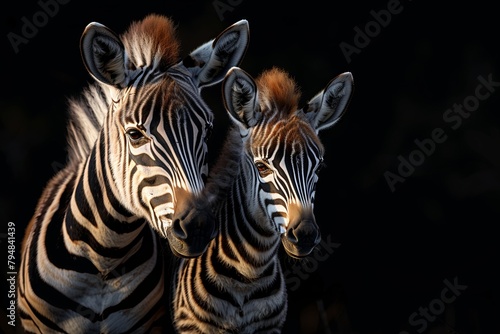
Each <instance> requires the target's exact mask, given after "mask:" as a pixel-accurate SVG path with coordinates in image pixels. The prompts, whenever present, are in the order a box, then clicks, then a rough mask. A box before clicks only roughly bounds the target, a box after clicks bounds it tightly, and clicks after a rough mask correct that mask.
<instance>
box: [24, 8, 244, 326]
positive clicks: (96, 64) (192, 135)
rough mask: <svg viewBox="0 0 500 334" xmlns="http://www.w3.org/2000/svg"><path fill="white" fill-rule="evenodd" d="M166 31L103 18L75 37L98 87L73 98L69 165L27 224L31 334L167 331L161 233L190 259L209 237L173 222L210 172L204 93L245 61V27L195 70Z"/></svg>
mask: <svg viewBox="0 0 500 334" xmlns="http://www.w3.org/2000/svg"><path fill="white" fill-rule="evenodd" d="M173 28H174V27H173V24H172V22H171V21H170V20H169V19H167V18H165V17H162V16H158V15H150V16H148V17H146V18H145V19H144V20H143V21H141V22H136V23H133V24H132V25H131V27H130V29H129V30H128V31H127V32H126V33H125V34H124V35H122V36H117V35H115V34H114V33H113V32H112V31H111V30H109V29H108V28H106V27H104V26H103V25H101V24H98V23H93V24H90V25H89V26H88V27H87V29H86V30H85V32H84V34H83V36H82V42H81V44H82V55H83V59H84V62H85V65H86V67H87V69H88V70H89V72H90V74H92V76H93V77H94V78H95V79H96V80H97V82H96V83H94V84H91V85H90V86H89V87H88V88H87V89H85V90H84V92H83V93H82V97H81V98H79V99H73V100H71V101H70V104H69V106H70V121H69V124H68V144H69V150H68V151H69V161H68V164H67V166H66V167H65V168H64V169H63V170H61V171H60V172H59V173H58V174H56V175H55V176H54V178H53V179H52V180H50V182H49V183H48V184H47V186H46V188H45V190H44V192H43V194H42V196H41V198H40V200H39V202H38V205H37V208H36V211H35V214H34V216H33V218H32V220H31V222H30V224H29V226H28V227H27V230H26V235H25V238H24V241H23V245H22V250H21V256H22V259H21V266H20V271H19V281H18V284H19V286H18V299H17V300H18V308H19V317H20V320H21V323H22V325H23V327H24V329H25V331H26V332H32V333H53V332H54V333H55V332H57V333H146V332H147V333H150V332H156V331H158V332H163V330H164V328H165V324H166V323H165V319H164V317H165V316H166V314H167V307H166V304H165V298H166V296H165V291H166V289H165V287H164V284H165V279H166V277H165V272H166V269H165V268H164V262H165V261H164V257H163V256H164V249H163V244H164V243H163V242H162V241H161V238H167V239H168V241H169V245H170V246H171V248H172V251H174V253H175V254H176V255H179V256H196V255H199V253H201V252H203V251H204V250H205V249H206V246H207V244H208V242H209V241H210V240H211V239H212V238H213V237H214V233H215V228H214V225H213V224H214V222H213V220H211V219H209V218H210V216H209V215H207V216H206V217H203V220H197V221H195V222H194V223H195V224H194V225H185V224H184V223H183V222H182V219H181V218H176V217H177V215H178V214H179V213H178V211H179V210H180V209H182V208H184V207H185V206H187V205H189V203H190V202H191V201H193V199H195V198H198V197H199V196H201V192H202V189H203V187H204V181H203V175H204V174H205V175H206V173H207V164H206V161H205V157H206V154H207V145H206V139H207V136H208V132H209V131H210V128H211V124H212V118H213V115H212V112H211V111H210V110H209V108H208V106H207V105H206V104H205V103H204V101H203V100H202V98H201V96H200V90H201V89H202V88H203V87H205V86H207V85H211V84H214V83H217V82H220V80H222V78H223V75H224V74H225V73H226V72H227V70H228V69H229V67H228V66H231V65H230V64H238V63H239V62H240V60H241V57H242V56H243V54H244V50H245V49H246V45H247V40H248V36H247V35H248V31H247V30H248V27H247V23H246V21H241V22H239V23H237V24H235V25H233V26H232V27H230V28H228V29H227V30H226V31H224V32H223V33H222V34H221V35H219V37H218V38H217V39H216V40H214V41H213V42H212V43H205V44H203V45H202V46H200V48H198V49H196V50H194V51H193V52H192V53H191V54H190V55H189V56H188V58H193V57H199V54H200V53H201V54H203V55H206V58H205V59H202V60H203V64H204V65H202V66H198V65H188V63H193V62H192V61H191V62H183V61H179V55H178V42H177V40H176V39H175V31H174V29H173ZM219 41H220V42H222V44H220V43H219ZM242 50H243V51H242ZM223 57H225V58H223ZM211 58H222V59H224V60H226V65H225V67H224V66H221V65H220V61H219V60H220V59H218V60H217V61H215V62H214V61H212V60H211ZM200 63H202V62H200ZM207 72H208V73H210V74H211V75H208V74H207ZM200 74H203V76H202V77H200ZM181 211H182V210H181ZM181 214H182V212H181ZM207 217H208V218H207ZM160 237H161V238H160ZM177 239H179V240H178V241H177ZM178 247H179V248H178Z"/></svg>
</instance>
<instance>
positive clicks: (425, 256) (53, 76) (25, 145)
mask: <svg viewBox="0 0 500 334" xmlns="http://www.w3.org/2000/svg"><path fill="white" fill-rule="evenodd" d="M42 1H43V0H42ZM483 2H484V3H482V2H480V1H473V2H472V1H471V2H468V1H466V2H463V3H462V2H448V3H440V4H438V3H432V2H430V1H418V0H413V1H409V0H401V1H400V2H399V6H397V7H396V8H397V9H398V13H397V14H392V15H391V17H390V22H387V24H384V25H385V27H383V26H381V25H380V24H377V23H375V22H376V21H375V19H374V16H373V13H380V11H381V10H385V9H387V7H388V5H389V4H395V3H397V2H395V0H392V1H371V2H358V1H352V2H347V1H342V2H337V1H335V2H328V3H327V2H320V1H316V0H308V1H303V2H297V3H293V4H292V2H288V1H274V2H271V1H250V0H220V1H192V0H190V1H182V2H181V1H166V0H161V1H160V0H156V1H137V2H136V1H133V2H130V3H128V2H123V1H120V2H118V1H95V0H92V1H80V0H71V1H68V2H67V3H66V4H60V5H59V8H58V9H57V11H56V13H55V14H54V15H53V17H50V18H48V19H47V21H46V22H42V24H40V27H39V28H38V32H37V33H36V35H34V36H32V37H30V38H28V39H27V42H26V43H23V44H20V45H18V50H17V52H16V51H15V48H14V47H13V45H12V43H11V42H10V41H9V38H8V36H9V35H8V34H9V33H14V34H17V35H20V36H21V35H22V27H23V24H24V23H23V20H22V18H23V17H26V19H27V20H28V21H30V22H33V15H35V16H36V13H37V12H39V11H41V10H42V7H41V6H40V4H39V3H37V2H36V1H26V0H24V1H20V2H15V3H9V5H10V6H11V7H10V9H9V10H7V9H6V8H5V7H4V9H3V10H2V14H1V17H2V29H3V30H2V36H3V37H2V60H3V61H2V67H3V68H2V70H1V73H2V81H3V84H2V88H1V89H0V92H1V100H0V106H1V109H0V120H1V127H2V128H1V131H0V156H1V168H2V174H1V175H2V182H1V184H2V185H1V198H0V217H1V224H3V225H4V226H5V227H4V228H2V229H0V241H1V248H0V249H2V252H3V253H4V254H6V255H4V259H5V260H2V261H4V262H5V265H2V266H1V267H2V268H6V265H7V264H6V262H7V243H6V238H5V237H6V231H7V227H6V225H7V222H9V221H12V222H14V223H15V224H16V247H17V249H19V248H20V246H21V241H22V236H23V232H24V228H25V226H26V224H27V222H28V221H29V219H30V218H31V216H32V214H33V211H34V208H35V205H36V202H37V200H38V197H39V196H40V193H41V191H42V188H43V187H44V185H45V183H46V182H47V181H48V180H49V179H50V177H51V176H52V175H54V173H55V172H56V171H57V170H58V168H60V167H61V165H62V164H64V162H65V159H66V155H65V147H66V142H65V134H66V129H65V124H66V121H67V118H66V117H67V114H66V101H67V98H68V97H70V96H75V95H77V94H78V93H79V92H80V90H81V89H82V88H83V87H84V86H85V85H86V83H87V82H89V81H90V76H89V75H88V74H87V72H86V71H85V69H84V66H83V64H82V61H81V58H80V53H79V38H80V35H81V33H82V31H83V29H84V27H85V26H86V25H87V24H88V23H89V22H91V21H97V22H100V23H103V24H105V25H107V26H108V27H110V28H112V29H113V30H115V31H116V32H117V33H121V32H123V31H124V30H125V29H126V28H127V27H128V25H129V24H130V23H131V22H132V21H134V20H139V19H141V18H143V17H144V16H145V15H146V14H148V13H151V12H155V13H159V14H164V15H167V16H170V17H171V18H172V19H174V21H175V22H176V23H177V24H178V33H179V38H180V40H181V43H182V53H183V54H184V55H185V54H187V53H188V52H189V51H191V50H192V49H194V48H195V47H197V46H198V45H200V44H202V43H203V42H205V41H208V40H209V39H211V38H214V37H215V36H216V35H217V34H218V33H219V32H220V31H222V30H223V29H224V28H226V27H227V26H229V25H230V24H232V23H234V22H236V21H237V20H240V19H243V18H244V19H247V20H248V21H249V24H250V31H251V39H250V46H249V49H248V51H247V54H246V57H245V58H244V60H243V62H242V64H241V67H242V68H244V69H245V70H246V71H247V72H249V73H250V74H252V75H253V76H257V75H258V74H259V73H260V72H261V71H262V70H264V69H266V68H270V67H272V66H278V67H281V68H283V69H285V70H287V71H288V72H290V73H291V74H292V76H293V77H294V78H295V79H296V81H297V83H298V84H299V86H300V87H301V90H302V100H301V101H302V104H304V103H305V102H306V101H307V100H308V99H310V98H311V97H312V96H313V95H315V94H316V93H317V92H319V91H320V90H321V89H323V88H324V87H325V85H326V84H327V83H328V81H329V80H331V79H332V78H333V77H334V76H336V75H338V74H339V73H342V72H345V71H350V72H352V73H353V76H354V81H355V91H354V94H353V96H352V100H351V103H350V105H349V108H348V110H347V113H346V114H345V116H344V118H343V119H342V120H341V122H339V123H338V124H337V125H336V126H335V127H334V128H332V129H329V130H325V131H324V132H322V133H321V138H322V140H323V142H324V144H325V146H326V149H327V154H326V157H325V160H326V163H327V168H326V169H324V170H323V171H322V172H321V175H320V181H319V183H318V188H317V194H316V206H315V212H316V218H317V221H318V223H319V225H320V227H321V229H322V235H323V238H324V239H325V240H330V241H331V242H333V243H336V245H335V247H336V248H331V249H330V250H334V251H333V252H332V253H331V254H329V253H328V256H326V255H325V254H327V253H325V248H323V249H322V250H323V253H317V254H316V257H314V256H313V257H312V258H310V259H309V260H305V261H302V262H297V261H294V260H290V259H284V261H283V262H284V264H285V270H290V271H292V270H300V274H297V273H295V274H288V275H287V279H288V281H289V283H292V282H293V290H292V289H290V296H289V316H288V321H287V324H286V327H285V330H284V333H311V334H312V333H400V332H401V331H407V332H409V333H461V334H462V333H500V323H499V322H500V312H499V311H500V299H499V298H500V287H499V285H500V280H499V274H498V273H497V271H498V270H497V268H498V266H499V263H500V262H499V245H498V241H497V235H498V232H497V229H496V225H497V224H498V222H499V213H500V206H499V202H500V154H499V150H500V127H499V116H498V105H499V104H498V102H499V97H500V86H496V87H495V86H492V87H490V88H491V90H494V91H493V92H491V93H490V95H489V96H488V97H487V98H484V99H482V100H479V99H477V98H476V97H475V96H476V95H477V92H478V91H479V92H480V93H482V94H486V93H488V90H487V89H486V88H485V87H482V88H481V87H479V86H480V85H481V81H480V80H479V79H478V78H479V77H482V78H484V79H486V80H488V78H490V81H493V82H495V83H496V82H498V83H500V72H499V69H498V63H497V61H498V59H499V48H498V43H499V34H498V32H499V30H500V26H499V23H498V22H499V20H498V15H497V11H496V10H494V8H493V7H492V5H487V4H486V1H483ZM221 4H225V5H226V6H227V7H225V8H219V11H218V10H217V9H216V6H221ZM372 11H373V12H372ZM387 21H389V20H387ZM356 27H357V28H359V29H360V30H362V31H364V30H365V28H369V29H373V30H371V31H370V34H371V37H370V36H369V40H366V39H365V40H364V44H365V45H360V44H359V42H360V40H356V30H355V28H356ZM10 36H13V35H12V34H11V35H10ZM356 41H357V42H358V46H359V48H358V49H357V50H356V52H355V53H352V54H350V56H349V57H346V55H345V54H344V53H343V51H342V49H341V48H340V44H341V43H347V44H349V45H351V46H353V47H356V44H355V42H356ZM203 96H204V97H205V99H206V101H207V103H208V104H209V105H210V106H211V107H212V109H213V111H214V113H215V116H216V120H215V131H214V135H213V137H212V138H211V140H210V145H211V146H210V147H211V151H210V153H211V159H214V158H215V157H216V156H217V153H218V148H219V145H220V142H221V140H222V139H223V137H224V134H225V129H226V126H227V117H226V114H225V112H224V110H223V108H222V106H221V104H220V96H221V95H220V85H217V86H215V87H210V88H208V89H206V90H205V91H204V92H203ZM474 101H478V105H472V104H471V106H472V107H470V108H472V109H474V110H473V111H472V112H470V117H467V118H462V122H461V123H460V124H458V123H455V122H449V121H448V122H447V121H446V120H445V119H444V118H443V116H444V115H445V114H446V113H447V112H448V109H450V108H451V109H453V108H454V105H460V104H464V103H472V102H474ZM453 125H454V127H455V128H453V127H452V126H453ZM439 128H440V129H442V131H443V133H444V135H445V138H446V140H444V142H441V143H436V142H435V143H434V144H435V145H434V148H433V150H432V151H431V152H430V153H428V154H425V153H418V151H419V147H418V146H417V144H416V143H415V141H416V140H417V141H425V142H429V141H430V140H431V138H432V132H433V131H434V130H436V129H439ZM418 157H420V158H421V159H420V160H419V161H416V160H415V159H417V158H418ZM410 158H411V159H413V160H412V161H414V162H415V163H418V164H419V165H418V166H415V167H414V170H413V171H411V172H408V174H406V176H405V177H403V178H402V179H401V180H404V182H396V183H395V185H394V189H391V187H390V186H389V184H388V182H387V179H386V176H387V172H390V173H393V174H394V175H396V174H398V168H399V169H400V168H402V167H401V166H400V163H401V160H402V159H403V160H407V161H408V160H411V159H410ZM320 255H321V256H320ZM17 262H19V260H18V259H17ZM297 268H298V269H297ZM3 271H4V275H6V272H7V271H8V270H7V269H5V270H3ZM306 276H307V277H306ZM445 280H448V282H450V283H451V284H453V283H454V282H455V283H456V284H458V285H460V286H461V290H460V291H459V295H458V296H456V298H455V299H454V300H453V301H450V302H446V301H443V299H442V297H441V296H442V292H443V289H445V288H446V286H447V285H446V283H445V282H444V281H445ZM4 282H5V280H4ZM1 286H2V290H0V294H1V295H2V298H3V300H4V304H5V305H7V302H8V299H7V292H8V288H7V285H4V283H2V285H1ZM4 286H5V288H3V287H4ZM291 287H292V286H291ZM4 291H5V292H4ZM444 296H446V297H452V296H454V294H453V293H452V292H451V291H448V292H446V291H445V295H444ZM446 300H448V299H446ZM440 306H443V307H442V308H440ZM420 307H422V308H429V307H431V309H433V310H434V312H435V313H436V314H435V315H436V316H434V315H433V314H432V311H429V317H428V319H427V320H423V319H425V318H424V317H423V316H422V315H417V316H416V318H414V320H415V321H418V322H411V321H410V319H409V318H410V316H411V315H412V314H413V313H414V312H417V313H419V312H420V311H419V310H420V309H419V308H420ZM2 310H3V312H0V314H3V313H4V312H5V308H4V307H3V308H2ZM2 318H3V319H1V320H0V322H1V325H2V326H1V327H0V328H1V329H2V330H4V331H6V330H10V329H11V328H10V326H7V325H6V324H5V322H6V321H5V319H6V317H5V316H2ZM18 327H19V325H18ZM18 327H17V328H18Z"/></svg>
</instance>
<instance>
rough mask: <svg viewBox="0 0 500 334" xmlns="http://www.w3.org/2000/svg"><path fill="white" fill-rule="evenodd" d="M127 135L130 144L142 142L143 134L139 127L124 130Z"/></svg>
mask: <svg viewBox="0 0 500 334" xmlns="http://www.w3.org/2000/svg"><path fill="white" fill-rule="evenodd" d="M126 134H127V136H128V137H129V139H130V141H131V143H132V145H134V146H138V145H140V144H144V140H143V139H145V136H144V133H143V132H142V131H141V130H139V129H128V130H127V132H126Z"/></svg>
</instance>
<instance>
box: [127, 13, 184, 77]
mask: <svg viewBox="0 0 500 334" xmlns="http://www.w3.org/2000/svg"><path fill="white" fill-rule="evenodd" d="M121 39H122V42H123V44H124V46H125V50H126V52H127V56H128V60H129V61H130V62H132V63H133V64H134V65H135V66H136V67H142V66H146V67H152V68H153V69H154V68H159V69H161V70H165V69H167V68H168V67H170V66H172V65H174V64H175V63H177V62H178V61H179V52H180V51H179V50H180V43H179V41H178V40H177V37H176V30H175V26H174V23H173V22H172V20H170V19H169V18H167V17H165V16H162V15H157V14H150V15H148V16H146V17H145V18H144V19H143V20H141V21H137V22H133V23H132V24H131V25H130V28H129V29H128V31H127V32H126V33H124V34H123V35H122V36H121Z"/></svg>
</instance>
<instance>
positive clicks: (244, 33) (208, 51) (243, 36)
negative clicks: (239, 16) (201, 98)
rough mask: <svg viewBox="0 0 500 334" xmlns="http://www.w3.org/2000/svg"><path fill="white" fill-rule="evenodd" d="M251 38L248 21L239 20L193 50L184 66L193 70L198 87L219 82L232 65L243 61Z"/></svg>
mask: <svg viewBox="0 0 500 334" xmlns="http://www.w3.org/2000/svg"><path fill="white" fill-rule="evenodd" d="M249 38H250V31H249V27H248V22H247V21H246V20H241V21H238V22H236V23H235V24H233V25H232V26H230V27H229V28H227V29H225V30H224V31H223V32H222V33H221V34H219V36H217V37H216V38H215V39H213V40H211V41H209V42H207V43H205V44H203V45H201V46H199V47H198V48H197V49H195V50H194V51H193V52H191V53H190V54H189V56H187V57H186V58H185V59H184V61H183V63H184V66H186V68H187V69H188V70H189V71H191V73H192V74H193V78H195V80H196V81H197V83H198V87H200V88H203V87H207V86H211V85H214V84H217V83H219V82H220V81H222V79H224V76H225V75H226V73H227V71H228V70H229V69H230V68H231V67H233V66H238V65H239V64H240V63H241V61H242V59H243V56H244V55H245V52H246V49H247V47H248V42H249Z"/></svg>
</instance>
